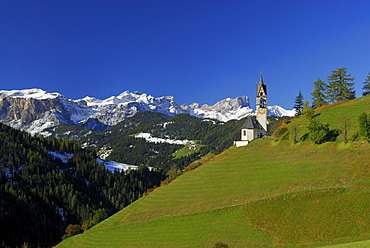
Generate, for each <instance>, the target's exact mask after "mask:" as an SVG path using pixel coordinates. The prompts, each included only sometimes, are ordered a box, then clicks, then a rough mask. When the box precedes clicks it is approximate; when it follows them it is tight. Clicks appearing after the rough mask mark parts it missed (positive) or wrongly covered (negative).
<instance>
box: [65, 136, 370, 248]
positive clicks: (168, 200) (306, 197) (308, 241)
mask: <svg viewBox="0 0 370 248" xmlns="http://www.w3.org/2000/svg"><path fill="white" fill-rule="evenodd" d="M369 149H370V146H369V144H367V143H364V142H356V143H350V144H346V145H344V144H342V143H325V144H323V145H313V144H312V143H310V142H301V143H298V144H297V145H292V144H291V142H290V141H275V140H272V139H269V138H264V139H260V140H256V141H254V142H251V144H250V145H248V146H246V147H242V148H236V147H232V148H230V149H228V150H227V151H225V152H224V153H222V154H220V155H218V156H216V157H215V158H214V159H213V160H211V161H209V162H207V163H205V164H203V165H202V166H201V167H199V168H197V169H196V170H193V171H190V172H188V173H186V174H184V175H182V176H180V177H179V178H177V179H176V180H175V181H173V182H172V183H170V184H169V185H167V186H164V187H161V188H159V189H157V190H155V191H154V192H152V193H151V194H149V195H147V196H145V197H143V198H141V199H139V200H137V201H136V202H134V203H133V204H131V205H130V206H128V207H126V208H125V209H123V210H122V211H120V212H119V213H117V214H115V215H114V216H112V217H110V218H109V219H107V220H105V221H103V222H102V223H100V224H98V225H97V226H95V227H93V228H92V229H90V230H89V231H87V232H86V233H84V234H81V235H77V236H74V237H72V238H69V239H67V240H65V241H64V242H62V243H61V244H59V245H58V247H213V246H214V245H215V243H217V242H222V243H225V244H227V245H229V247H301V246H302V247H306V246H308V247H315V246H320V245H330V244H337V243H338V244H340V243H347V242H352V241H361V240H366V239H370V207H369V206H370V194H369V192H370V191H369V190H370V164H369V161H370V153H369ZM359 247H360V246H359Z"/></svg>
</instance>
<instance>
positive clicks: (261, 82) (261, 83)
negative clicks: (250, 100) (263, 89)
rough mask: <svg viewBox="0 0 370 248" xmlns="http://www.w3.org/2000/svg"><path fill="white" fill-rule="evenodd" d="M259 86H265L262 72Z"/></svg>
mask: <svg viewBox="0 0 370 248" xmlns="http://www.w3.org/2000/svg"><path fill="white" fill-rule="evenodd" d="M259 85H264V83H263V78H262V72H261V73H260V83H259Z"/></svg>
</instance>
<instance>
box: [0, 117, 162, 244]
mask: <svg viewBox="0 0 370 248" xmlns="http://www.w3.org/2000/svg"><path fill="white" fill-rule="evenodd" d="M0 147H1V149H0V223H1V225H0V235H1V237H0V246H1V247H16V246H18V247H20V246H21V245H22V244H23V243H27V244H28V245H29V247H50V246H52V245H53V244H56V243H58V242H60V240H61V237H62V236H63V234H64V232H65V230H66V227H67V226H68V225H70V224H78V225H82V224H84V225H85V228H86V227H88V226H91V225H92V224H94V221H96V220H94V217H95V218H96V216H97V213H101V212H103V213H104V214H105V215H106V216H109V215H112V214H114V213H116V212H117V211H118V210H120V209H122V208H123V207H125V206H126V205H128V204H130V203H131V202H133V201H135V200H136V199H138V198H139V197H140V196H141V195H142V194H143V193H144V192H145V191H146V189H149V188H154V187H156V186H159V184H160V181H161V180H164V179H165V177H164V175H163V173H161V172H157V171H149V170H148V169H147V168H146V167H139V169H138V170H133V171H130V172H129V173H126V174H125V173H123V172H122V173H121V172H118V171H115V172H114V173H111V172H109V171H107V170H106V169H105V167H104V166H103V165H102V164H98V163H97V162H96V150H95V149H92V148H84V149H83V148H81V145H80V144H78V143H76V142H73V141H69V140H62V139H55V138H44V137H42V136H35V137H32V136H31V135H30V134H28V133H26V132H23V131H19V130H15V129H12V128H10V127H8V126H5V125H2V124H0ZM50 151H53V152H58V153H59V154H70V155H73V156H72V157H71V158H70V159H68V161H67V162H66V163H65V162H63V161H62V160H61V159H59V158H56V157H55V156H53V155H51V154H50V153H49V152H50ZM104 214H103V215H104Z"/></svg>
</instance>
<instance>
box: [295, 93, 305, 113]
mask: <svg viewBox="0 0 370 248" xmlns="http://www.w3.org/2000/svg"><path fill="white" fill-rule="evenodd" d="M294 109H295V115H296V116H300V115H301V114H302V110H303V95H302V92H301V91H298V96H297V97H296V99H295V102H294Z"/></svg>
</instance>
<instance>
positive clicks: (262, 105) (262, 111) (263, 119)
mask: <svg viewBox="0 0 370 248" xmlns="http://www.w3.org/2000/svg"><path fill="white" fill-rule="evenodd" d="M256 92H257V93H256V112H257V116H256V117H257V122H258V123H259V125H260V127H261V128H260V130H259V133H258V136H260V137H262V136H264V135H266V134H267V88H266V85H265V84H264V83H263V78H262V73H261V76H260V81H259V83H258V85H257V91H256Z"/></svg>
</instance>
